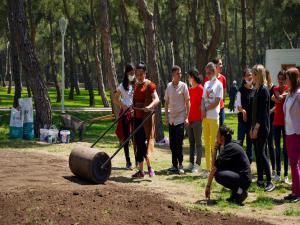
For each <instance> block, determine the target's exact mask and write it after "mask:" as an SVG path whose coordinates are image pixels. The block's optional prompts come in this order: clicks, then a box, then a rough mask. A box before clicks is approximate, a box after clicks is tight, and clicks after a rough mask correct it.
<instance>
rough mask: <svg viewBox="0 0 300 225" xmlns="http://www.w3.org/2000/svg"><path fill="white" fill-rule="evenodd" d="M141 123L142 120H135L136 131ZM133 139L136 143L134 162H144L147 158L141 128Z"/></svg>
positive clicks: (143, 131)
mask: <svg viewBox="0 0 300 225" xmlns="http://www.w3.org/2000/svg"><path fill="white" fill-rule="evenodd" d="M142 122H143V119H135V120H134V129H136V128H137V127H138V126H139V125H140V124H141V123H142ZM134 139H135V143H136V160H137V162H138V163H142V162H144V158H146V157H147V144H146V140H147V138H146V133H145V129H144V128H143V127H142V128H141V129H139V131H138V132H137V133H136V134H135V136H134Z"/></svg>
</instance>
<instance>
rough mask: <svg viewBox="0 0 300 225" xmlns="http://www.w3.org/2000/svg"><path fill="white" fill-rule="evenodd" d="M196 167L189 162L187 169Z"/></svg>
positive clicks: (190, 169)
mask: <svg viewBox="0 0 300 225" xmlns="http://www.w3.org/2000/svg"><path fill="white" fill-rule="evenodd" d="M193 169H194V164H193V163H191V162H190V163H189V165H188V167H187V168H186V170H187V171H192V170H193Z"/></svg>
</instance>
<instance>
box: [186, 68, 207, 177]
mask: <svg viewBox="0 0 300 225" xmlns="http://www.w3.org/2000/svg"><path fill="white" fill-rule="evenodd" d="M198 74H199V72H198V71H197V69H195V68H193V69H191V70H189V72H188V80H189V83H190V85H191V87H190V88H189V94H190V103H191V107H190V113H189V116H188V120H189V126H188V134H189V142H190V163H189V166H188V168H187V169H188V170H190V171H191V172H193V173H197V172H199V169H200V165H201V157H202V140H201V137H202V115H201V103H202V95H203V86H202V85H201V81H202V79H201V77H200V76H199V75H198ZM195 150H196V155H197V158H196V163H195Z"/></svg>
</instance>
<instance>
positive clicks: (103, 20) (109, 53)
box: [100, 0, 119, 116]
mask: <svg viewBox="0 0 300 225" xmlns="http://www.w3.org/2000/svg"><path fill="white" fill-rule="evenodd" d="M100 12H101V14H100V31H101V40H102V45H103V59H104V71H105V73H106V76H107V78H108V84H109V89H110V96H111V99H113V97H114V94H115V91H116V88H117V86H118V81H117V72H116V67H115V62H114V55H113V50H112V45H111V37H110V30H109V28H110V25H109V17H108V3H107V0H101V1H100ZM112 102H113V101H112ZM112 109H113V113H114V114H115V115H116V116H117V115H119V107H118V106H117V105H116V104H114V103H113V104H112Z"/></svg>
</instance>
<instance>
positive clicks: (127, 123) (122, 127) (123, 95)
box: [114, 64, 135, 169]
mask: <svg viewBox="0 0 300 225" xmlns="http://www.w3.org/2000/svg"><path fill="white" fill-rule="evenodd" d="M134 83H135V74H134V66H133V65H132V64H127V65H126V67H125V72H124V76H123V81H122V83H121V84H120V85H119V86H118V87H117V90H116V93H115V98H114V100H115V103H116V104H117V105H118V106H119V107H120V115H122V114H123V112H124V111H125V110H127V108H129V107H131V106H132V104H133V91H134V89H133V88H134ZM132 130H133V118H132V110H129V111H127V113H125V114H124V115H122V118H121V119H120V121H119V122H118V125H117V129H116V134H117V136H118V138H119V140H120V143H122V142H123V141H125V140H126V139H127V138H128V137H129V136H130V134H131V132H132ZM124 152H125V158H126V168H127V169H132V163H131V160H130V154H129V143H127V144H126V145H125V146H124Z"/></svg>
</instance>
